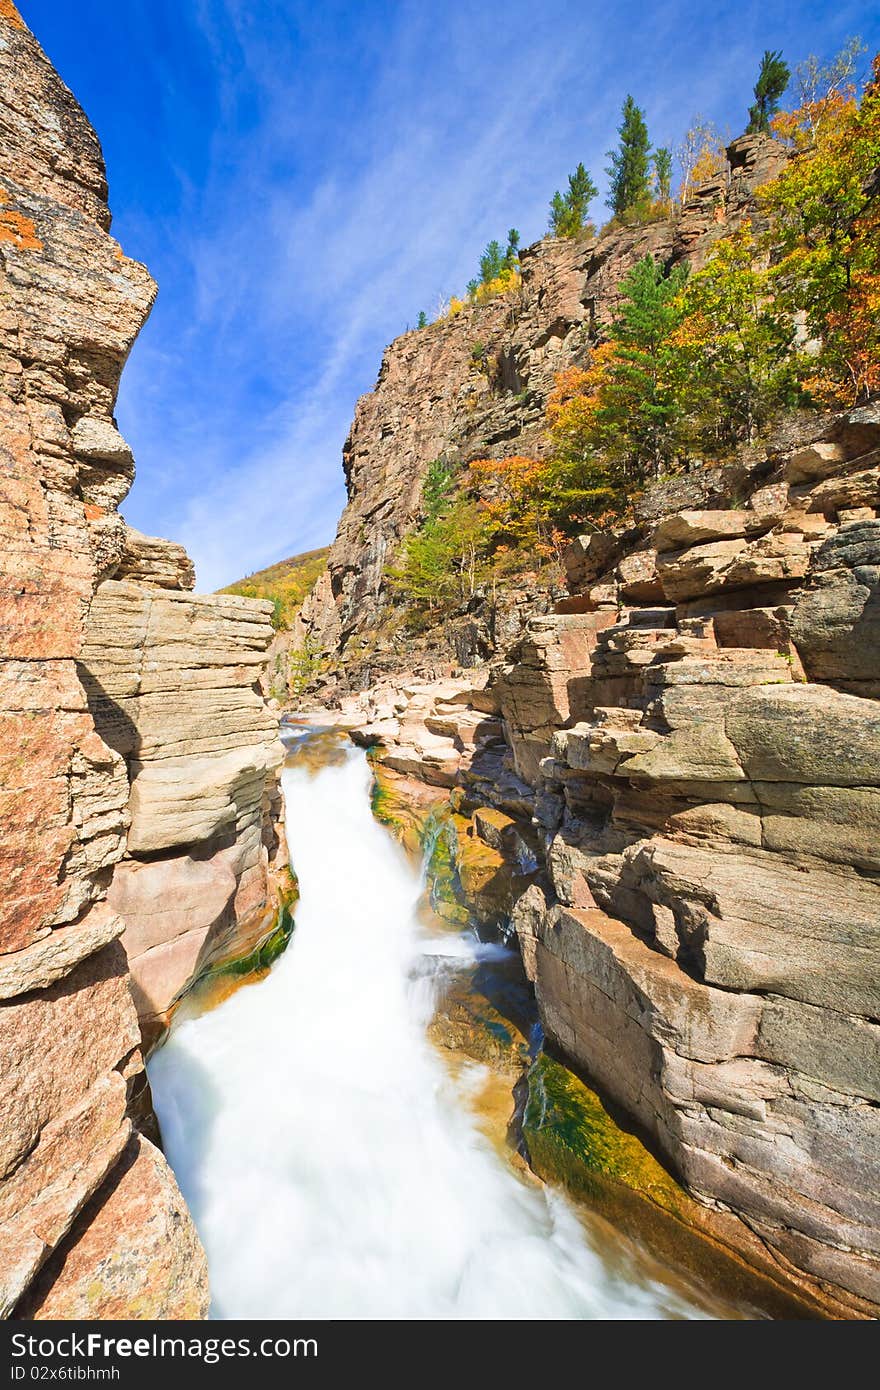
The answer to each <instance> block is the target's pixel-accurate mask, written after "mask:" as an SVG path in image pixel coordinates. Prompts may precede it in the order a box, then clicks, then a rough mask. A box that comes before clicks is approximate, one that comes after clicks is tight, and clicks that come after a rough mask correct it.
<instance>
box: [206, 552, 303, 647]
mask: <svg viewBox="0 0 880 1390" xmlns="http://www.w3.org/2000/svg"><path fill="white" fill-rule="evenodd" d="M329 549H330V547H329V546H326V545H325V546H324V547H323V548H322V549H321V550H307V551H306V552H305V554H303V555H292V556H291V557H290V559H289V560H279V561H278V564H277V565H270V566H269V568H268V569H264V570H257V571H256V573H255V574H249V575H247V577H246V578H245V579H238V580H236V582H235V583H234V584H228V585H227V586H226V588H225V589H221V590H220V591H219V592H220V593H221V594H241V596H242V597H243V598H268V599H271V600H272V602H273V603H274V605H275V612H274V613H273V614H272V625H273V626H274V627H275V628H276V629H278V630H281V631H283V630H286V629H287V628H289V627H290V626H291V625H292V623H293V620H294V617H295V616H296V613H297V610H298V609H299V608H300V606H301V604H302V601H303V599H304V598H305V596H306V594H307V593H308V592H309V590H310V589H311V587H312V585H313V584H314V582H315V580H316V579H317V578H318V575H319V574H321V573H322V571H323V570H324V569H325V568H326V566H327V555H328V552H329Z"/></svg>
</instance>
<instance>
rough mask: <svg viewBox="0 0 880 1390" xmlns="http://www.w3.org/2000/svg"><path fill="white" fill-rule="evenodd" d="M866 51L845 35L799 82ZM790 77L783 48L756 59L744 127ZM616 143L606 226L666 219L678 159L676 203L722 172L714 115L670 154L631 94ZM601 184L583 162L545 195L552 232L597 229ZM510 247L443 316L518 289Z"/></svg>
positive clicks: (848, 64) (755, 123) (751, 127)
mask: <svg viewBox="0 0 880 1390" xmlns="http://www.w3.org/2000/svg"><path fill="white" fill-rule="evenodd" d="M862 52H864V49H863V47H862V45H861V43H860V41H859V40H858V39H852V40H850V42H849V44H847V46H846V47H845V48H844V49H843V50H842V52H841V54H839V55H838V57H837V58H836V59H835V60H834V63H833V64H830V65H825V66H823V65H821V64H819V62H818V60H817V59H815V58H810V59H808V60H807V62H806V63H805V64H801V65H800V67H799V68H798V85H799V87H801V88H802V89H803V88H804V87H805V85H807V84H809V83H812V85H813V86H815V85H816V84H817V83H821V81H822V79H823V75H824V76H827V77H828V80H829V82H830V81H840V80H842V78H846V77H851V76H852V74H853V73H854V72H855V68H856V64H857V62H858V58H859V55H860V54H861V53H862ZM790 77H791V73H790V70H789V68H788V65H787V64H786V63H785V62H784V61H783V58H782V54H781V53H779V52H772V51H771V50H769V49H768V50H767V51H766V52H765V54H764V56H763V58H762V60H761V65H760V71H759V73H758V79H757V81H756V83H755V87H754V97H755V100H754V103H753V105H751V106H750V107H749V123H748V126H747V127H746V130H747V133H756V132H764V133H769V130H770V122H771V120H772V119H773V117H774V116H775V115H776V113H777V112H778V110H779V102H780V100H781V98H782V96H783V94H784V92H785V90H786V88H787V86H788V83H789V80H790ZM618 136H619V142H618V145H617V148H616V149H614V150H609V152H608V159H609V161H610V162H609V164H608V166H607V168H606V171H605V172H606V173H607V175H608V177H609V181H610V182H609V191H608V197H607V199H606V202H607V206H608V207H609V209H610V210H611V214H612V215H611V220H610V222H607V223H606V224H605V226H604V227H603V231H607V230H609V229H611V228H613V227H616V226H629V225H632V224H634V223H639V222H649V221H652V220H657V219H659V218H663V217H668V216H669V215H670V213H671V212H672V210H673V207H674V206H675V202H676V200H674V199H673V196H672V175H673V167H674V164H675V163H676V162H677V164H678V167H679V169H680V172H681V182H680V186H679V190H678V198H677V202H678V204H679V206H684V204H685V203H686V202H687V200H688V196H689V193H690V190H691V188H692V187H693V185H694V184H695V183H699V182H700V181H701V180H703V179H706V178H709V177H711V175H712V174H714V173H717V172H720V170H721V169H722V168H723V163H724V143H723V141H722V138H721V135H720V134H719V132H718V131H717V129H716V128H715V126H714V125H713V123H712V122H711V121H707V120H706V119H705V118H704V117H702V116H696V117H694V119H693V121H692V122H691V125H690V127H689V128H688V130H687V132H686V133H685V135H684V137H683V139H682V141H681V143H680V145H679V146H678V148H677V149H676V150H675V151H674V152H673V150H671V149H670V148H669V146H666V145H661V146H659V147H658V148H657V149H652V148H651V143H650V140H649V138H648V127H647V124H646V122H645V113H644V111H643V110H642V108H641V107H640V106H637V105H636V102H635V100H634V99H633V97H632V96H627V97H626V98H625V99H624V102H623V108H622V112H621V123H620V125H619V127H618ZM598 193H599V190H598V188H597V187H596V184H595V183H594V182H593V178H592V176H591V175H590V174H589V173H588V171H587V169H586V167H585V165H584V164H583V163H580V164H578V166H577V168H576V169H575V171H574V173H573V174H570V175H569V178H568V187H567V188H566V189H564V190H562V191H560V190H558V189H557V191H556V192H555V193H554V194H553V197H552V198H551V200H550V214H549V218H548V230H549V231H550V233H551V235H553V236H555V237H572V238H579V239H580V238H586V237H593V236H595V235H596V227H595V225H594V223H593V222H592V220H591V218H590V205H591V204H592V202H593V200H594V199H595V198H596V197H598ZM507 237H508V240H507V248H506V250H503V249H502V246H501V243H500V242H498V241H497V240H493V241H490V242H489V244H488V246H487V247H486V249H485V251H484V252H483V255H482V256H481V257H480V263H479V273H478V274H477V275H476V276H475V277H474V278H473V279H472V280H471V281H469V283H468V286H467V294H466V297H465V298H458V297H457V296H455V295H453V296H452V297H451V298H450V299H449V301H448V303H446V304H444V305H443V306H442V309H441V311H440V312H441V317H449V316H454V315H455V314H457V313H460V312H461V311H462V309H465V308H466V307H467V306H468V305H469V304H484V303H485V302H486V301H487V300H488V299H491V298H493V297H494V296H495V295H499V294H507V293H509V291H511V290H512V289H515V288H516V286H517V284H518V280H519V240H520V237H519V232H518V231H516V229H512V230H511V231H510V232H508V234H507ZM427 324H428V315H427V314H426V313H425V311H424V310H422V311H421V312H420V313H419V315H418V320H417V323H416V327H417V328H425V327H427Z"/></svg>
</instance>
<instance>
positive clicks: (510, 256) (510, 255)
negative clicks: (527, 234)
mask: <svg viewBox="0 0 880 1390" xmlns="http://www.w3.org/2000/svg"><path fill="white" fill-rule="evenodd" d="M518 265H519V232H518V231H517V230H516V227H511V229H510V231H509V232H508V233H507V250H506V251H505V253H504V261H503V265H502V268H503V269H504V270H515V269H516V267H517V266H518Z"/></svg>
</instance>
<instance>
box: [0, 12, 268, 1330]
mask: <svg viewBox="0 0 880 1390" xmlns="http://www.w3.org/2000/svg"><path fill="white" fill-rule="evenodd" d="M109 225H110V214H109V212H108V208H107V186H106V180H105V175H104V166H103V160H102V157H101V151H100V147H99V144H98V141H97V138H96V136H95V134H94V132H93V131H92V129H91V127H90V126H89V124H88V121H87V120H86V118H85V117H84V115H83V113H82V111H81V110H80V108H79V106H78V105H77V103H76V102H75V100H74V98H73V97H72V96H71V94H70V92H69V91H68V90H67V88H66V87H65V86H64V85H63V83H62V82H61V80H60V79H59V77H58V75H57V74H56V73H55V72H54V70H53V69H52V67H51V65H50V64H49V62H48V60H47V59H46V57H45V55H44V54H43V53H42V51H41V50H40V48H39V46H38V45H37V43H36V41H35V40H34V38H33V37H32V35H31V34H30V33H29V32H28V30H27V29H26V27H25V25H24V24H23V22H22V20H21V18H20V16H19V14H18V12H17V10H16V9H15V7H14V5H12V4H11V3H10V0H3V3H2V4H0V480H2V482H0V486H2V506H0V547H2V553H3V587H2V596H0V605H2V630H3V647H2V654H0V657H2V659H0V691H2V694H0V708H2V714H0V721H2V728H3V739H2V761H0V787H2V793H0V794H2V802H3V820H4V835H3V846H2V858H3V868H4V892H3V896H2V908H0V997H2V1005H0V1031H2V1039H0V1052H2V1057H3V1061H4V1065H3V1068H2V1080H0V1147H2V1158H0V1222H2V1233H3V1234H2V1240H3V1249H4V1259H3V1270H2V1292H0V1301H2V1308H3V1310H4V1312H5V1313H9V1312H11V1311H16V1310H17V1312H18V1314H19V1315H21V1316H28V1317H31V1316H35V1317H86V1316H89V1317H132V1316H136V1317H190V1316H200V1315H202V1314H204V1312H205V1310H206V1306H207V1279H206V1270H205V1263H204V1257H203V1255H202V1252H201V1248H200V1246H199V1242H198V1238H197V1236H196V1233H195V1231H194V1228H193V1226H192V1223H191V1221H190V1219H189V1216H188V1213H187V1212H186V1209H185V1206H184V1204H183V1201H182V1198H181V1196H180V1193H179V1191H178V1189H177V1186H176V1183H175V1181H174V1177H173V1175H172V1173H171V1172H170V1170H169V1168H168V1165H167V1164H166V1162H165V1160H164V1158H163V1157H162V1155H161V1153H160V1152H159V1151H158V1150H157V1149H156V1148H155V1147H154V1146H153V1144H152V1143H151V1142H150V1141H149V1139H148V1138H146V1137H145V1136H144V1134H143V1133H141V1132H139V1126H140V1127H142V1128H144V1129H146V1130H148V1131H151V1132H155V1131H154V1129H152V1126H151V1112H150V1104H149V1090H148V1087H147V1084H146V1076H145V1072H144V1069H143V1059H142V1051H141V1046H142V1029H141V1026H139V1019H138V1015H140V1020H141V1024H142V1025H143V1029H144V1034H145V1035H146V1038H147V1041H150V1040H152V1039H153V1038H154V1037H155V1035H156V1032H157V1030H158V1029H159V1028H160V1027H161V1024H162V1022H163V1020H164V1019H165V1018H166V1017H167V1014H168V1011H169V1010H170V1009H171V1008H172V1007H173V1004H174V1002H175V1000H176V999H177V998H178V997H179V996H180V995H181V994H182V993H183V992H184V991H185V990H186V988H187V986H188V985H189V983H190V982H191V981H192V980H193V978H194V977H195V976H196V975H198V974H199V973H201V972H202V971H203V970H204V969H205V968H206V966H207V965H208V964H210V963H211V962H212V961H216V960H217V959H223V958H224V957H228V956H233V955H236V954H246V953H247V952H248V951H249V950H250V949H252V947H253V945H254V944H255V943H257V942H259V941H260V940H262V939H263V938H265V937H266V936H267V935H268V934H269V933H270V932H271V930H272V927H273V923H274V921H275V916H276V910H277V899H278V888H279V885H281V886H282V887H284V873H283V855H282V854H280V853H279V836H278V829H277V810H278V792H277V785H276V768H277V766H278V763H279V760H280V745H279V744H278V742H277V723H276V720H275V719H274V718H273V717H272V715H271V714H270V713H269V711H268V710H267V709H266V706H265V704H264V702H263V700H262V698H261V697H260V695H259V693H258V690H257V688H256V680H257V676H258V674H259V670H260V666H261V662H262V660H263V653H264V651H265V649H266V647H267V645H268V643H269V641H270V639H271V636H272V632H271V626H270V623H269V608H270V605H268V604H261V603H259V602H250V601H247V600H244V599H239V598H235V597H200V596H197V595H193V594H192V593H191V592H189V591H190V589H191V588H192V584H193V572H192V566H191V564H190V562H189V560H188V558H187V557H186V555H185V554H184V553H183V551H182V550H181V549H180V547H178V546H175V545H171V544H169V543H167V542H164V541H161V540H156V539H153V538H150V537H145V536H141V535H139V534H138V533H137V532H135V531H133V530H131V529H130V528H129V527H127V526H126V525H125V523H124V521H123V519H122V518H121V516H120V515H119V513H118V510H117V508H118V505H119V503H120V502H121V501H122V499H123V498H124V497H125V495H126V493H127V492H128V489H129V487H130V485H131V482H132V478H133V476H134V464H133V460H132V456H131V451H130V450H129V448H128V446H127V444H126V443H125V441H124V439H123V438H122V437H121V435H120V434H119V431H118V429H117V427H116V423H115V420H114V418H113V409H114V402H115V398H116V391H117V385H118V381H119V375H120V372H121V370H122V367H123V365H124V362H125V359H126V356H127V354H128V352H129V349H130V347H131V344H132V342H133V341H134V338H135V336H136V335H137V332H138V330H139V329H140V327H141V325H142V323H143V321H144V319H145V318H146V316H147V314H148V312H149V310H150V307H151V305H152V302H153V298H154V294H155V286H154V284H153V282H152V280H151V278H150V276H149V274H148V273H147V271H146V270H145V269H144V268H143V266H141V265H138V264H137V263H136V262H134V261H131V260H129V259H127V258H126V257H125V255H124V254H123V252H122V250H121V249H120V247H119V246H118V244H117V243H116V242H115V241H114V240H113V238H112V237H111V236H110V235H109V232H108V228H109Z"/></svg>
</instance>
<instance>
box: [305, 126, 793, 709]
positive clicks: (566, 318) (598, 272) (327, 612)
mask: <svg viewBox="0 0 880 1390" xmlns="http://www.w3.org/2000/svg"><path fill="white" fill-rule="evenodd" d="M727 157H728V162H727V165H726V168H725V170H724V172H723V173H721V174H719V175H717V176H716V177H714V178H712V179H710V180H708V181H707V182H705V183H703V184H699V185H697V186H696V188H695V189H694V190H693V193H692V195H691V198H690V201H689V203H688V204H687V206H686V207H685V208H684V210H683V211H682V212H681V213H679V214H678V215H677V216H676V217H675V218H672V219H669V220H664V221H655V222H651V223H648V224H646V225H643V226H635V227H623V228H620V229H619V230H617V231H613V232H610V233H608V234H606V235H603V236H601V237H599V238H596V239H592V240H585V241H575V240H564V239H555V238H547V239H545V240H543V241H539V242H537V243H536V244H535V245H534V246H531V247H529V248H528V249H527V250H526V251H524V252H523V253H522V255H521V264H522V280H521V286H520V288H519V289H518V290H517V291H515V292H513V293H510V294H506V295H502V296H499V297H497V298H496V299H494V300H490V301H489V302H488V303H486V304H483V305H471V306H468V307H466V308H465V309H464V310H462V311H461V312H460V313H458V314H455V315H454V316H452V317H447V318H441V319H439V320H438V321H437V322H436V323H433V324H431V325H430V326H429V327H428V328H423V329H419V330H416V331H413V332H410V333H405V334H403V335H402V336H401V337H400V338H397V339H395V341H394V342H393V343H392V344H391V346H390V347H389V348H388V349H387V350H386V352H385V355H384V357H383V360H382V366H381V369H380V372H379V379H378V382H377V384H376V387H375V389H374V390H373V391H372V392H370V393H369V394H368V395H366V396H363V397H362V398H361V399H360V400H359V401H358V403H357V408H356V410H355V416H354V422H353V424H352V427H351V432H350V434H349V437H348V440H347V441H346V444H345V448H344V451H343V465H344V469H345V478H346V485H347V489H348V504H347V506H346V508H345V510H344V512H343V514H342V517H341V520H340V522H339V528H338V531H337V534H336V539H335V540H334V542H333V545H332V546H331V548H330V554H329V558H328V568H327V571H326V573H325V574H324V575H323V576H322V577H321V579H320V580H319V581H318V584H317V585H316V588H315V590H314V593H313V594H312V595H311V597H310V598H309V599H307V600H306V603H305V605H304V608H303V612H302V632H301V636H303V637H305V636H307V637H308V638H309V639H310V641H311V643H312V644H313V646H314V648H315V649H316V650H317V649H320V650H322V651H324V652H327V653H329V654H330V656H331V658H336V657H338V656H340V655H341V656H342V657H343V658H344V662H343V666H342V669H341V673H340V674H341V677H342V680H341V684H342V685H343V686H352V685H353V686H355V687H357V686H358V685H369V684H370V680H371V678H373V677H375V675H376V673H377V671H381V669H383V668H386V669H387V668H388V666H389V665H393V664H394V663H395V659H396V653H395V642H394V641H393V640H391V634H390V632H389V631H388V629H387V619H388V617H389V595H388V591H387V587H386V582H385V571H386V567H387V566H388V564H389V563H391V562H392V561H393V559H394V558H395V554H396V552H397V550H398V548H399V544H400V540H401V538H402V537H403V536H405V535H406V534H407V533H408V532H409V531H411V530H412V529H413V527H414V525H415V524H417V522H418V520H419V517H420V513H421V505H422V483H423V481H424V478H425V473H426V471H427V468H428V465H429V464H430V463H431V462H432V460H434V459H438V458H443V459H444V460H446V461H447V462H448V463H449V464H450V465H452V466H453V467H457V466H463V465H465V464H467V463H469V462H471V461H472V460H473V459H477V458H503V457H505V456H507V455H510V454H526V455H530V456H532V457H541V456H542V455H543V453H544V452H545V450H546V441H545V430H546V425H545V408H546V403H547V397H548V395H549V394H550V391H551V390H552V388H553V385H554V380H555V377H556V375H557V373H559V372H561V371H564V370H565V369H566V368H568V367H570V366H572V365H573V364H582V363H583V362H584V360H585V358H586V356H587V355H588V351H589V347H590V343H591V341H592V340H593V339H594V338H595V335H596V332H597V330H598V329H599V328H600V327H601V326H602V325H603V324H606V323H607V322H608V320H609V319H610V317H611V316H612V314H613V312H614V309H615V306H616V304H617V301H618V286H619V284H620V281H621V279H622V277H623V276H624V275H625V274H626V272H627V271H628V270H629V269H630V268H631V267H632V266H633V265H634V264H635V262H636V261H638V260H640V259H641V258H642V257H644V256H645V255H648V254H650V255H653V256H654V257H655V259H656V260H658V261H661V262H663V263H664V264H667V265H672V264H674V263H676V262H678V261H681V260H686V261H688V262H689V263H690V264H691V265H693V266H695V267H698V266H699V265H701V264H702V263H703V261H704V260H705V257H706V255H707V254H708V251H709V250H710V248H711V246H712V244H713V243H714V242H715V241H717V240H718V238H719V237H722V236H725V235H728V234H729V233H730V232H731V231H732V230H733V229H734V228H735V227H737V226H738V225H740V223H741V222H742V220H743V218H744V217H746V216H749V217H751V218H752V219H757V213H756V209H755V204H754V197H753V190H754V189H755V187H756V186H757V185H759V184H760V183H763V182H765V181H766V180H767V179H769V178H771V177H772V176H773V175H774V174H775V173H776V172H778V170H779V168H780V166H781V164H782V163H783V162H784V160H785V158H786V154H785V151H784V149H783V147H782V146H781V145H779V144H777V142H776V141H774V140H771V139H770V138H769V137H767V136H763V135H746V136H742V137H741V138H740V139H739V140H735V141H734V142H733V144H732V145H731V146H730V147H729V149H728V152H727ZM532 607H533V605H532V596H531V595H529V594H528V593H526V592H514V593H513V594H509V595H507V596H506V598H505V599H504V600H503V601H502V603H501V604H500V605H498V606H497V607H496V611H494V612H493V615H492V620H491V631H490V632H487V631H485V627H486V625H485V624H483V625H482V627H483V629H484V630H483V631H477V630H476V627H478V626H480V625H479V624H476V625H475V623H474V621H473V619H470V620H465V621H464V622H453V623H448V624H446V625H445V627H444V631H443V632H434V633H432V634H431V640H430V642H429V643H428V649H429V662H430V658H431V657H432V656H433V658H434V660H435V661H436V659H437V657H438V656H439V657H441V658H442V657H443V656H445V657H446V658H447V659H448V658H452V659H453V660H455V659H457V660H458V661H459V663H465V664H466V663H467V662H468V659H469V658H470V659H472V658H473V657H474V656H475V655H476V654H477V653H479V654H480V655H481V656H485V655H487V654H488V653H489V652H490V651H491V650H492V649H493V647H494V646H496V645H503V644H504V643H505V642H508V641H510V640H511V639H512V637H513V636H514V635H516V634H517V633H518V632H519V631H520V629H521V626H522V619H523V615H524V614H525V613H527V612H529V611H531V610H532ZM499 610H500V611H499ZM412 660H413V645H412V644H411V643H404V644H401V646H400V647H399V651H398V653H397V664H398V665H400V664H402V665H405V664H406V663H407V662H408V661H409V662H411V661H412Z"/></svg>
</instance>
